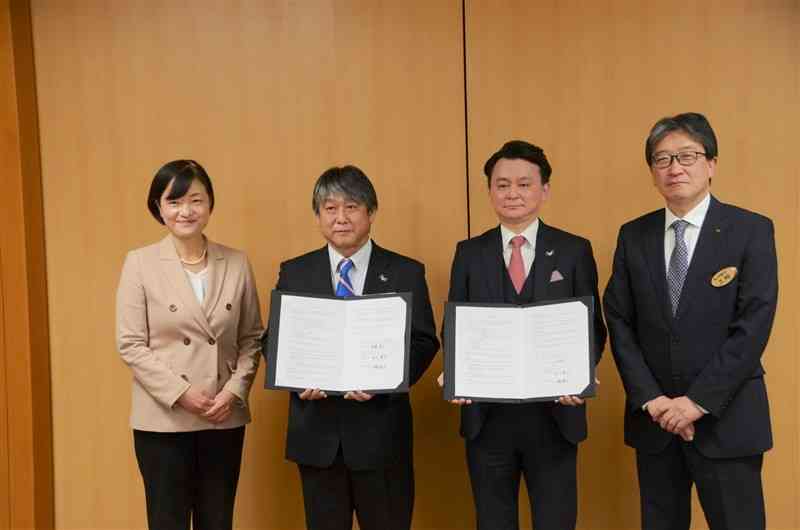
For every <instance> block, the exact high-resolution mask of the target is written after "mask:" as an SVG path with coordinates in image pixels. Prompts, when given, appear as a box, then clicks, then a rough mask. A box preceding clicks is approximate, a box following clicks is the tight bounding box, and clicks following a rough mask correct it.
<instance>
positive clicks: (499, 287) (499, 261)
mask: <svg viewBox="0 0 800 530" xmlns="http://www.w3.org/2000/svg"><path fill="white" fill-rule="evenodd" d="M482 254H483V257H482V259H483V271H484V272H485V278H486V288H487V290H488V291H489V297H488V299H489V300H503V299H504V294H503V275H504V274H506V265H505V262H504V261H503V238H502V236H501V235H500V226H497V227H496V228H495V229H494V230H492V231H490V232H489V233H488V234H487V235H486V237H485V238H484V242H483V250H482Z"/></svg>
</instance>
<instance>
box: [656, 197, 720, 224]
mask: <svg viewBox="0 0 800 530" xmlns="http://www.w3.org/2000/svg"><path fill="white" fill-rule="evenodd" d="M710 205H711V194H710V193H707V194H706V196H705V198H704V199H703V200H702V201H700V202H699V203H698V205H697V206H695V207H694V208H692V209H691V210H690V211H689V213H687V214H686V215H684V216H683V217H678V216H677V215H675V214H674V213H672V210H670V209H669V207H667V208H664V212H665V215H664V232H666V231H667V230H669V229H670V227H671V226H672V223H674V222H675V221H676V220H678V219H683V220H684V221H686V222H687V223H689V224H690V225H692V226H695V227H697V228H702V227H703V221H705V220H706V214H707V213H708V207H709V206H710Z"/></svg>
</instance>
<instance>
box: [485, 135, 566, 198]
mask: <svg viewBox="0 0 800 530" xmlns="http://www.w3.org/2000/svg"><path fill="white" fill-rule="evenodd" d="M501 158H508V159H511V160H513V159H522V160H527V161H528V162H530V163H531V164H535V165H537V166H539V173H541V175H542V184H547V183H548V182H550V174H551V173H552V172H553V170H552V168H551V167H550V162H548V161H547V157H546V156H545V155H544V151H543V150H542V148H541V147H539V146H537V145H533V144H532V143H529V142H526V141H524V140H511V141H510V142H506V143H504V144H503V147H501V148H500V149H499V150H498V151H497V152H496V153H495V154H493V155H492V156H490V157H489V160H487V161H486V164H484V165H483V173H484V175H486V184H487V185H488V186H489V187H491V186H492V171H494V166H495V164H497V162H498V161H499V160H500V159H501Z"/></svg>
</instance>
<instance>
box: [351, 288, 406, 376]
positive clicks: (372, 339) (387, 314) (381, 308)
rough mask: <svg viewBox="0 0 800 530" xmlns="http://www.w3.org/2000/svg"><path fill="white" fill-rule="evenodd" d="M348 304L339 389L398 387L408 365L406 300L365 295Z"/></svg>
mask: <svg viewBox="0 0 800 530" xmlns="http://www.w3.org/2000/svg"><path fill="white" fill-rule="evenodd" d="M345 307H346V308H347V335H346V336H345V341H344V380H343V381H342V385H341V387H340V388H338V390H342V391H347V390H367V389H373V390H384V389H389V388H396V387H397V386H399V385H400V383H402V382H403V369H404V367H405V363H404V360H405V330H406V302H405V300H403V299H402V298H365V299H361V300H351V301H349V302H347V303H345Z"/></svg>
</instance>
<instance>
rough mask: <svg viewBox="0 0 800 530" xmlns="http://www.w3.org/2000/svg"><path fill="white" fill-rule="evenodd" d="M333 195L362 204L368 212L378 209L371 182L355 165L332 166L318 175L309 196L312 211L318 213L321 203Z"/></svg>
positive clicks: (376, 197)
mask: <svg viewBox="0 0 800 530" xmlns="http://www.w3.org/2000/svg"><path fill="white" fill-rule="evenodd" d="M334 195H341V196H342V197H344V198H346V199H349V200H351V201H354V202H357V203H358V204H363V205H364V206H366V207H367V212H368V213H370V214H371V213H372V212H374V211H375V210H377V209H378V196H377V194H376V193H375V188H373V187H372V182H370V181H369V178H367V176H366V175H365V174H364V172H363V171H361V170H360V169H358V168H357V167H356V166H344V167H332V168H330V169H328V170H327V171H325V172H324V173H323V174H322V175H320V176H319V178H318V179H317V183H316V184H314V193H313V195H312V196H311V208H312V209H313V210H314V213H315V214H316V215H319V208H320V206H321V205H322V203H324V202H325V201H326V200H328V199H329V198H331V197H332V196H334Z"/></svg>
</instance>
